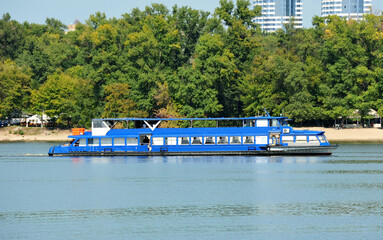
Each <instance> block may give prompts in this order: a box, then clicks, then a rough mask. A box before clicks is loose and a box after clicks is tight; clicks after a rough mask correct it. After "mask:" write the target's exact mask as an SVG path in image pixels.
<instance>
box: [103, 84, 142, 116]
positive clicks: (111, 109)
mask: <svg viewBox="0 0 383 240" xmlns="http://www.w3.org/2000/svg"><path fill="white" fill-rule="evenodd" d="M104 90H105V95H106V97H105V108H104V112H103V115H102V116H103V117H107V118H121V117H146V116H147V114H146V113H145V112H144V111H140V110H137V105H136V103H135V102H134V101H133V100H132V99H131V88H130V86H129V84H126V83H113V84H110V85H108V86H105V87H104Z"/></svg>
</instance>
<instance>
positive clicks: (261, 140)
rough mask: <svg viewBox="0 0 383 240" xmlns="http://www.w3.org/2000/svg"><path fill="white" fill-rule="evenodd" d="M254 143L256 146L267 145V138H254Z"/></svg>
mask: <svg viewBox="0 0 383 240" xmlns="http://www.w3.org/2000/svg"><path fill="white" fill-rule="evenodd" d="M255 141H256V143H257V144H267V136H256V137H255Z"/></svg>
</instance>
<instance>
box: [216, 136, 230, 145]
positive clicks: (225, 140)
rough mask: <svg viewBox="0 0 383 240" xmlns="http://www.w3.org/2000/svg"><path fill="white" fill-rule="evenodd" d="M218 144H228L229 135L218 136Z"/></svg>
mask: <svg viewBox="0 0 383 240" xmlns="http://www.w3.org/2000/svg"><path fill="white" fill-rule="evenodd" d="M217 139H218V144H228V143H229V142H228V137H217Z"/></svg>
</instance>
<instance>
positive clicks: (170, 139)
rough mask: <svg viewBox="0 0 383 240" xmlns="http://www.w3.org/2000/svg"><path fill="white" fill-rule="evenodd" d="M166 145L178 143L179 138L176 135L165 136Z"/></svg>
mask: <svg viewBox="0 0 383 240" xmlns="http://www.w3.org/2000/svg"><path fill="white" fill-rule="evenodd" d="M165 145H177V138H176V137H166V138H165Z"/></svg>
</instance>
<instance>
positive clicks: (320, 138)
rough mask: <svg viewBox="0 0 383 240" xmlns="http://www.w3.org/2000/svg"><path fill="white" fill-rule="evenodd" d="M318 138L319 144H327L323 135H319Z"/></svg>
mask: <svg viewBox="0 0 383 240" xmlns="http://www.w3.org/2000/svg"><path fill="white" fill-rule="evenodd" d="M318 138H319V141H320V142H321V143H326V142H327V139H326V137H325V136H324V135H319V136H318Z"/></svg>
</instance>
